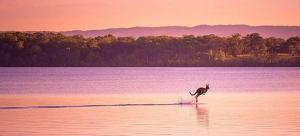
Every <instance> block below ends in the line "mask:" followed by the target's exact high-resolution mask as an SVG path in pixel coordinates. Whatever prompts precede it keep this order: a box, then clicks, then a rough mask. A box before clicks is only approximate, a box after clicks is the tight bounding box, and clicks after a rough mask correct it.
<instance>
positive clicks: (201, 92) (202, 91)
mask: <svg viewBox="0 0 300 136" xmlns="http://www.w3.org/2000/svg"><path fill="white" fill-rule="evenodd" d="M208 89H209V84H206V87H205V88H203V87H200V88H198V89H197V90H196V92H195V93H193V94H192V93H191V92H190V91H189V93H190V94H191V96H195V99H196V103H197V102H198V97H199V96H200V95H205V93H206V92H207V91H208Z"/></svg>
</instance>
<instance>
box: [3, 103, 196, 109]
mask: <svg viewBox="0 0 300 136" xmlns="http://www.w3.org/2000/svg"><path fill="white" fill-rule="evenodd" d="M192 104H193V103H192V102H178V103H127V104H95V105H46V106H44V105H43V106H6V107H0V110H13V109H52V108H82V107H123V106H168V105H192Z"/></svg>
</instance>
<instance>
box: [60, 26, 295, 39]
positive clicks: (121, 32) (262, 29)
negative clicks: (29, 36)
mask: <svg viewBox="0 0 300 136" xmlns="http://www.w3.org/2000/svg"><path fill="white" fill-rule="evenodd" d="M61 33H63V34H65V35H69V36H71V35H79V34H80V35H83V36H84V37H97V36H104V35H108V34H112V35H114V36H117V37H127V36H129V37H141V36H159V35H167V36H183V35H195V36H197V35H209V34H215V35H217V36H230V35H232V34H235V33H240V34H241V35H242V36H245V35H247V34H250V33H259V34H261V36H263V37H279V38H289V37H293V36H300V26H273V25H261V26H250V25H196V26H192V27H188V26H161V27H145V26H136V27H128V28H107V29H95V30H84V31H83V30H71V31H62V32H61Z"/></svg>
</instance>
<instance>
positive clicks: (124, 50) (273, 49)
mask: <svg viewBox="0 0 300 136" xmlns="http://www.w3.org/2000/svg"><path fill="white" fill-rule="evenodd" d="M299 53H300V38H299V36H297V37H290V38H288V39H282V38H276V37H269V38H263V37H262V36H260V35H259V34H258V33H252V34H248V35H246V36H241V35H240V34H234V35H232V36H228V37H220V36H216V35H213V34H211V35H203V36H194V35H185V36H182V37H171V36H146V37H138V38H133V37H115V36H113V35H105V36H98V37H95V38H84V37H83V36H81V35H75V36H65V35H63V34H61V33H54V32H32V33H30V32H1V33H0V66H24V67H27V66H36V67H75V66H87V67H89V66H109V67H110V66H112V67H113V66H125V67H127V66H128V67H131V66H171V67H172V66H300V57H299V55H298V54H299Z"/></svg>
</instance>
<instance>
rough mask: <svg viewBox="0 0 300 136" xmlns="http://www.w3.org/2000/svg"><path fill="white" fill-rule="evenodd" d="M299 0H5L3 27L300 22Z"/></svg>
mask: <svg viewBox="0 0 300 136" xmlns="http://www.w3.org/2000/svg"><path fill="white" fill-rule="evenodd" d="M299 7H300V0H0V31H67V30H92V29H106V28H120V27H135V26H151V27H156V26H195V25H201V24H207V25H219V24H223V25H227V24H246V25H255V26H258V25H280V26H300V17H299V15H300V8H299Z"/></svg>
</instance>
